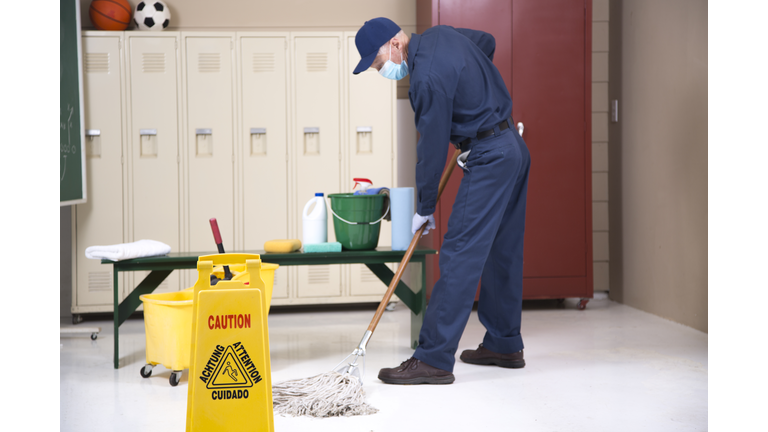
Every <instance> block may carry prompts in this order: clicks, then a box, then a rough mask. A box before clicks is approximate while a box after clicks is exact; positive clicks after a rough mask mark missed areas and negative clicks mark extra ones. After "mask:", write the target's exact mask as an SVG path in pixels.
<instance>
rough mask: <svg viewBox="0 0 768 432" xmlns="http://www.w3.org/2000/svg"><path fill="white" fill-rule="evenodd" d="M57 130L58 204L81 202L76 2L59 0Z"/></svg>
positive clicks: (82, 179) (80, 98) (83, 197)
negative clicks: (59, 35)
mask: <svg viewBox="0 0 768 432" xmlns="http://www.w3.org/2000/svg"><path fill="white" fill-rule="evenodd" d="M59 15H60V17H61V38H60V44H61V47H60V50H59V61H60V65H61V66H60V68H61V74H60V77H61V80H60V81H61V83H60V91H59V122H60V123H59V132H60V134H61V141H60V142H61V145H60V146H59V151H60V152H61V155H60V160H61V161H60V162H61V163H60V169H59V178H60V183H61V186H60V189H59V191H60V193H59V204H60V205H70V204H80V203H83V202H85V200H86V193H85V157H84V154H83V153H84V151H83V149H84V137H83V96H82V95H83V90H82V82H83V81H82V73H81V70H80V69H81V67H80V65H81V64H82V62H81V60H80V59H81V53H80V50H81V49H80V1H79V0H61V9H60V12H59Z"/></svg>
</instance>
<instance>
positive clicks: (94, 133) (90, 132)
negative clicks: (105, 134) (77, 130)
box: [85, 129, 101, 137]
mask: <svg viewBox="0 0 768 432" xmlns="http://www.w3.org/2000/svg"><path fill="white" fill-rule="evenodd" d="M85 136H87V137H97V136H101V129H86V130H85Z"/></svg>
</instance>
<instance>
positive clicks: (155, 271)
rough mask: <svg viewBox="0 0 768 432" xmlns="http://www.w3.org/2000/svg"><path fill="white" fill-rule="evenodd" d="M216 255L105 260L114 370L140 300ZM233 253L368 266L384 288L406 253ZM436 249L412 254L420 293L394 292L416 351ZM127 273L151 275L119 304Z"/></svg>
mask: <svg viewBox="0 0 768 432" xmlns="http://www.w3.org/2000/svg"><path fill="white" fill-rule="evenodd" d="M211 253H216V252H205V253H194V252H187V253H185V252H176V253H170V254H168V255H165V256H159V257H148V258H135V259H130V260H124V261H117V262H113V261H109V260H102V261H101V263H102V264H111V265H112V267H113V272H112V277H113V282H112V283H113V293H114V308H115V309H114V317H115V357H114V362H115V369H117V368H118V367H119V364H120V353H119V348H118V347H119V344H118V337H119V332H118V329H119V327H120V325H121V324H122V323H123V322H125V320H126V319H127V318H128V317H129V316H131V314H132V313H133V312H135V311H136V309H137V308H138V307H139V306H140V305H141V300H140V299H139V296H142V295H144V294H149V293H151V292H153V291H154V290H155V288H157V287H158V286H159V285H160V283H162V282H163V281H164V280H165V278H167V277H168V275H169V274H171V272H172V271H174V270H177V269H179V270H184V269H196V268H197V259H198V257H199V256H202V255H210V254H211ZM232 253H252V254H259V255H261V259H262V261H264V262H267V263H273V264H279V265H281V266H295V265H327V264H365V265H366V266H367V267H368V268H369V269H370V270H371V271H372V272H373V274H375V275H376V276H377V277H378V278H379V279H380V280H381V281H382V282H383V283H384V284H385V285H387V286H389V283H390V282H391V281H392V278H393V277H394V273H393V272H392V270H390V269H389V267H387V266H386V265H385V264H386V263H392V262H400V261H401V260H402V259H403V255H405V251H393V250H392V249H391V248H389V247H381V248H376V249H375V250H367V251H342V252H329V253H303V252H292V253H280V254H278V253H265V252H264V251H232ZM436 253H437V251H435V250H434V249H428V248H422V247H417V248H416V250H415V251H414V253H413V257H412V258H411V261H410V264H409V265H413V263H420V264H421V266H420V268H421V287H422V288H421V290H419V292H417V293H414V292H413V290H412V289H411V288H409V287H408V286H407V285H406V284H405V283H404V282H403V281H402V280H401V281H400V283H398V285H397V288H395V294H396V295H397V296H398V297H399V298H400V300H401V301H402V302H403V303H404V304H405V305H406V306H408V308H409V309H410V310H411V346H412V348H414V349H415V348H416V346H417V345H418V340H419V331H420V330H421V324H422V322H423V321H424V310H425V309H426V307H427V299H426V290H425V289H424V287H425V286H426V266H425V262H426V257H427V255H431V254H436ZM126 271H149V272H150V273H149V274H148V275H147V276H146V277H145V278H144V280H142V281H141V282H140V283H139V284H138V285H137V286H136V288H134V289H133V291H131V293H130V294H128V296H127V297H126V298H125V299H124V300H123V301H122V302H120V301H119V300H118V288H117V281H118V275H119V274H120V272H126ZM367 324H368V323H367V322H366V323H363V322H361V323H360V331H361V334H362V332H363V331H364V330H365V328H366V326H367Z"/></svg>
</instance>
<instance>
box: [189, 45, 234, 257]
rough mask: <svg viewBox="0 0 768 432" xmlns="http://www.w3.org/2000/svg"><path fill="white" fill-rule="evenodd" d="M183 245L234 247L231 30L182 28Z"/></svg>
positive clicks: (205, 248) (211, 249)
mask: <svg viewBox="0 0 768 432" xmlns="http://www.w3.org/2000/svg"><path fill="white" fill-rule="evenodd" d="M182 39H183V44H184V53H183V56H184V60H183V62H184V76H185V92H184V97H185V103H184V107H185V124H184V129H185V131H184V135H185V145H184V152H185V161H186V165H187V166H186V175H185V177H184V178H185V181H186V189H185V191H184V197H185V199H186V220H187V227H188V228H187V236H188V238H189V241H188V245H187V250H188V251H190V252H216V243H215V242H214V240H213V234H212V233H211V227H210V223H209V220H210V219H211V218H216V220H217V221H218V225H219V229H220V230H221V238H222V242H223V245H224V249H225V250H227V249H228V250H234V249H235V248H236V246H235V242H234V240H235V235H234V231H235V227H234V205H235V190H234V187H235V181H234V179H235V172H234V157H235V155H234V115H233V109H234V83H235V81H234V72H235V69H234V67H233V57H234V33H212V32H206V33H183V34H182Z"/></svg>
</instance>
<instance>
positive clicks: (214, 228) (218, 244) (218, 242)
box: [210, 218, 232, 280]
mask: <svg viewBox="0 0 768 432" xmlns="http://www.w3.org/2000/svg"><path fill="white" fill-rule="evenodd" d="M210 222H211V230H212V231H213V240H214V241H215V242H216V247H217V248H218V249H219V253H222V254H223V253H224V245H223V244H222V242H221V232H219V223H218V222H216V218H211V220H210ZM231 279H232V273H231V272H230V271H229V266H224V280H231Z"/></svg>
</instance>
